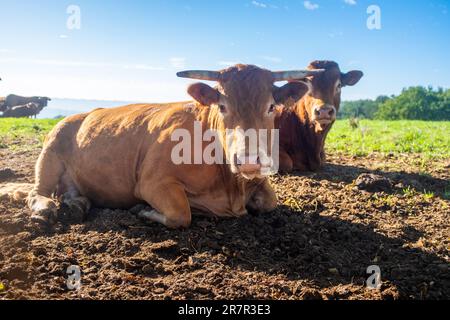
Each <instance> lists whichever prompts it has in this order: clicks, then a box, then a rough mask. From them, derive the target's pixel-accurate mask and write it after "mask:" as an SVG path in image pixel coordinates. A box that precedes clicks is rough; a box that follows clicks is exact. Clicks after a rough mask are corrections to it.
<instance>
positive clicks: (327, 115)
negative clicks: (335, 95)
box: [313, 104, 336, 130]
mask: <svg viewBox="0 0 450 320" xmlns="http://www.w3.org/2000/svg"><path fill="white" fill-rule="evenodd" d="M334 121H336V108H335V107H334V106H333V105H330V104H325V105H322V106H316V107H314V109H313V122H314V123H315V124H316V127H317V128H318V129H319V130H325V129H326V128H327V127H328V126H329V125H331V124H332V123H333V122H334Z"/></svg>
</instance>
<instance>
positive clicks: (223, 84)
mask: <svg viewBox="0 0 450 320" xmlns="http://www.w3.org/2000/svg"><path fill="white" fill-rule="evenodd" d="M319 72H321V71H320V70H315V71H306V70H305V71H303V70H300V71H280V72H271V71H269V70H265V69H261V68H258V67H256V66H252V65H237V66H234V67H231V68H228V69H225V70H222V71H184V72H180V73H178V76H179V77H185V78H193V79H201V80H210V81H217V82H218V85H217V86H216V87H215V88H212V87H210V86H208V85H206V84H204V83H196V84H192V85H191V86H189V89H188V92H189V94H190V95H191V96H192V97H193V98H194V99H195V100H196V101H198V102H199V103H200V104H202V105H204V106H209V107H210V108H211V114H212V115H214V117H213V118H214V121H216V122H218V123H217V124H216V125H215V127H216V128H218V129H220V131H222V132H227V134H226V135H225V137H226V138H225V139H224V140H223V141H222V145H223V146H224V149H225V155H226V159H227V161H228V163H229V164H230V165H231V171H232V172H233V173H236V174H240V175H241V176H243V177H244V178H246V179H254V178H261V177H263V176H267V175H269V174H271V173H273V172H274V171H276V170H275V169H276V168H274V164H275V161H274V159H273V156H275V155H272V148H271V147H272V143H271V139H272V136H271V135H272V130H273V129H274V119H275V113H276V112H277V108H276V106H277V105H279V104H283V103H284V102H285V101H286V100H287V99H296V100H298V99H300V98H301V97H302V96H303V95H304V94H305V93H306V92H307V91H308V87H307V86H305V85H304V84H303V83H301V82H292V83H288V84H286V85H284V86H283V87H277V86H274V82H277V81H287V80H293V79H301V78H305V77H307V76H312V75H314V74H317V73H319ZM231 132H232V133H233V134H232V135H230V133H231ZM252 134H253V136H252ZM255 134H256V140H257V141H256V143H255V139H252V137H253V138H254V137H255ZM224 141H225V143H223V142H224ZM255 144H256V146H255Z"/></svg>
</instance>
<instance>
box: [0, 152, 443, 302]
mask: <svg viewBox="0 0 450 320" xmlns="http://www.w3.org/2000/svg"><path fill="white" fill-rule="evenodd" d="M6 152H7V156H6V157H0V167H4V166H5V167H6V166H8V167H10V168H11V169H12V170H14V171H18V172H21V173H22V174H23V176H21V177H19V178H17V179H13V180H14V181H13V182H15V181H21V182H22V181H23V182H32V179H33V178H32V176H33V169H32V168H33V164H34V161H35V160H36V157H37V152H35V151H30V152H29V153H28V155H27V154H26V153H25V154H24V153H20V154H15V153H13V152H11V151H7V150H0V153H2V154H1V155H6V154H5V153H6ZM329 160H330V163H329V164H328V165H327V166H326V167H325V168H324V170H323V171H322V172H319V173H308V174H292V175H288V176H275V177H273V178H272V179H271V182H272V184H273V186H274V188H275V189H276V191H277V194H278V196H279V207H278V208H277V209H276V210H275V211H274V212H272V213H269V214H264V215H249V216H246V217H243V218H241V219H213V218H200V217H195V218H194V220H193V224H192V227H191V228H190V229H188V230H176V231H173V230H168V229H166V228H165V227H163V226H161V225H158V224H147V223H145V222H143V221H141V220H140V219H139V218H138V217H137V216H136V214H137V213H138V212H139V211H140V210H141V209H142V207H139V208H134V209H132V210H129V211H124V210H100V209H96V208H94V209H92V210H91V211H90V213H89V215H88V217H87V219H86V220H85V221H83V222H77V223H75V224H74V222H73V221H70V219H69V220H65V219H62V221H60V222H59V223H58V224H57V225H56V226H55V227H54V228H52V229H40V228H37V227H36V226H35V225H33V224H32V223H31V222H30V211H29V210H28V209H27V208H24V206H23V205H21V204H14V203H10V202H8V201H6V200H5V201H0V283H1V284H2V285H1V286H0V299H66V298H67V299H400V298H401V299H446V298H448V297H449V296H450V272H449V271H450V270H449V266H450V264H449V246H450V242H449V237H448V235H449V231H450V229H449V221H450V219H449V218H450V210H449V208H450V201H449V199H448V198H447V195H448V190H449V178H450V176H449V172H448V170H446V169H445V168H444V166H438V165H436V164H434V165H433V166H430V170H429V172H428V173H427V174H426V175H424V174H422V173H421V172H423V167H419V166H418V165H415V163H416V162H415V160H416V158H415V157H414V156H405V155H403V156H402V155H399V156H392V155H391V156H389V157H384V156H382V155H377V154H373V155H369V156H368V157H364V158H358V157H349V156H344V155H337V154H336V155H330V156H329ZM399 163H407V164H408V165H407V166H401V168H399V167H398V165H399ZM403 167H404V168H409V169H408V170H409V171H407V172H406V171H403V169H402V168H403ZM25 168H28V170H26V169H25ZM364 173H370V174H374V175H381V176H383V177H385V178H387V179H389V180H391V181H392V185H393V187H392V188H391V189H386V190H384V191H379V190H376V191H374V192H366V191H364V190H359V189H357V188H354V181H355V180H356V179H357V178H358V177H359V176H360V175H361V174H364ZM411 181H416V182H417V188H415V187H414V185H413V184H412V183H410V182H411ZM0 186H1V184H0ZM404 186H409V188H410V189H408V190H409V191H408V192H406V193H405V192H404V191H403V187H404ZM424 189H425V190H427V193H424ZM62 210H66V209H64V208H63V209H62ZM63 216H70V213H69V212H66V213H64V212H63ZM72 265H75V266H78V267H79V268H80V270H81V287H80V289H79V290H69V289H68V287H67V283H66V282H67V279H68V276H69V275H68V274H67V269H68V267H69V266H72ZM371 265H378V266H379V267H380V270H381V280H382V285H381V288H380V289H379V290H373V289H369V288H367V286H366V280H367V279H368V277H369V276H370V275H369V274H367V268H368V267H369V266H371Z"/></svg>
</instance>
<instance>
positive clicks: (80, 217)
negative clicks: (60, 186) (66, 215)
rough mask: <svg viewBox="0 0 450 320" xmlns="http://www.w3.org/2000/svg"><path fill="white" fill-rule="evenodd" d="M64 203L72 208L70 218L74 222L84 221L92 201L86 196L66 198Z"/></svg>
mask: <svg viewBox="0 0 450 320" xmlns="http://www.w3.org/2000/svg"><path fill="white" fill-rule="evenodd" d="M63 203H64V204H65V205H66V206H67V207H68V208H69V210H70V220H71V221H72V222H78V223H79V222H83V221H84V219H85V218H86V215H87V213H88V212H89V210H90V209H91V202H90V201H89V199H88V198H84V197H76V198H64V199H63Z"/></svg>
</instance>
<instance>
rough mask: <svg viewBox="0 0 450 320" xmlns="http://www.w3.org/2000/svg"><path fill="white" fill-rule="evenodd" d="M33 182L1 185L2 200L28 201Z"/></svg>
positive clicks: (0, 199) (0, 195)
mask: <svg viewBox="0 0 450 320" xmlns="http://www.w3.org/2000/svg"><path fill="white" fill-rule="evenodd" d="M33 188H34V185H33V184H31V183H8V184H6V185H2V186H0V201H2V200H3V201H4V200H9V201H11V202H19V203H24V204H25V203H26V201H27V198H28V195H29V193H30V192H31V191H32V190H33Z"/></svg>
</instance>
